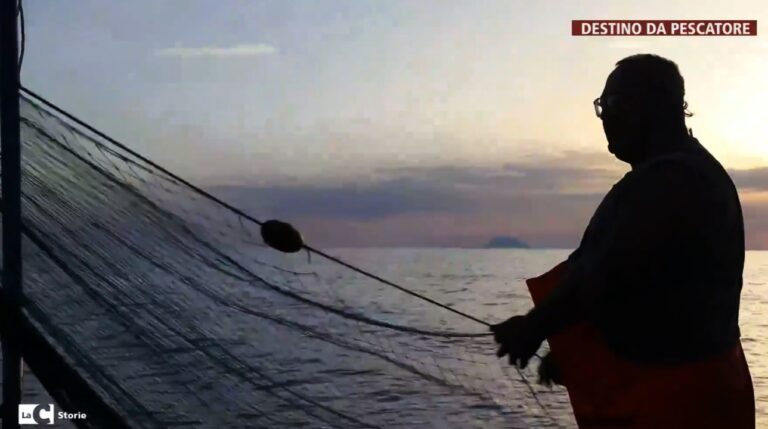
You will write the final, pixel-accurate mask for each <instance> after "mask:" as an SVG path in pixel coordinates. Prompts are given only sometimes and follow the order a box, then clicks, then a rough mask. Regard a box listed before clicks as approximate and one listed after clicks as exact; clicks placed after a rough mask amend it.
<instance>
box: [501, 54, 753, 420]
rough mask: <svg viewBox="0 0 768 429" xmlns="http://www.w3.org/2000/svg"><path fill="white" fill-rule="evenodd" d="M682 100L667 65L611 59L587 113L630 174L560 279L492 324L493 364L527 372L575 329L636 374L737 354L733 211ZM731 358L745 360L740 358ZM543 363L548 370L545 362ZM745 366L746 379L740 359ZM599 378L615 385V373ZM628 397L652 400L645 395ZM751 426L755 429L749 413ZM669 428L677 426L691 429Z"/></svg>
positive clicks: (737, 235)
mask: <svg viewBox="0 0 768 429" xmlns="http://www.w3.org/2000/svg"><path fill="white" fill-rule="evenodd" d="M684 94H685V92H684V83H683V78H682V76H681V75H680V73H679V70H678V68H677V65H676V64H675V63H673V62H672V61H669V60H667V59H664V58H661V57H659V56H656V55H650V54H644V55H634V56H631V57H628V58H625V59H623V60H621V61H619V62H618V63H617V65H616V68H615V69H614V70H613V72H611V74H610V75H609V77H608V80H607V81H606V84H605V88H604V90H603V93H602V94H601V95H600V97H599V98H598V99H596V100H595V101H594V107H595V112H596V114H597V116H598V117H599V118H600V119H601V120H602V123H603V130H604V131H605V136H606V138H607V140H608V150H609V151H610V152H611V153H612V154H613V155H615V156H616V157H617V158H618V159H620V160H622V161H624V162H627V163H629V164H630V165H631V171H630V172H628V173H627V174H626V175H625V176H624V177H623V178H622V179H621V180H620V181H619V182H618V183H616V184H615V185H614V186H613V188H612V189H611V190H610V192H609V193H608V194H607V195H606V196H605V198H604V199H603V201H602V202H601V203H600V205H599V207H598V208H597V210H596V211H595V213H594V215H593V217H592V219H591V220H590V222H589V225H588V226H587V229H586V231H585V232H584V235H583V237H582V240H581V243H580V245H579V247H578V249H577V250H576V251H574V252H573V253H572V254H571V255H570V256H569V257H568V260H567V261H566V262H565V263H564V264H563V265H564V267H565V268H564V274H563V275H562V278H561V279H560V280H558V283H557V285H556V286H555V287H554V289H553V290H552V292H551V293H550V294H549V295H548V296H547V297H546V299H544V300H543V301H542V302H539V303H538V305H537V306H536V307H535V308H534V309H533V310H531V311H530V312H529V313H528V314H526V315H524V316H515V317H512V318H510V319H509V320H507V321H506V322H504V323H501V324H499V325H495V326H494V327H492V328H491V329H492V331H493V332H494V333H495V337H496V341H497V342H498V343H499V344H500V348H499V352H498V355H499V356H508V359H509V362H510V363H512V364H516V365H521V366H525V365H526V364H527V362H528V360H529V359H530V358H531V356H533V354H534V353H535V352H536V350H537V349H538V348H539V346H540V345H541V343H542V341H543V340H544V339H546V338H549V337H551V336H553V335H555V334H558V333H561V332H563V331H565V330H567V328H569V327H572V326H574V325H578V324H580V323H587V324H589V325H590V326H592V327H594V329H595V331H596V332H597V333H598V334H597V336H598V338H599V341H600V342H601V343H602V344H603V345H604V346H605V347H606V348H607V349H608V350H610V352H611V353H613V354H615V355H616V356H617V359H618V360H617V361H619V360H620V361H621V362H625V361H626V362H628V365H633V366H632V368H639V369H638V370H637V371H644V370H645V368H647V369H648V371H656V372H655V373H654V374H660V372H659V371H661V370H660V369H658V368H663V369H664V368H666V369H669V371H677V369H678V368H682V369H681V371H682V370H686V371H687V370H688V369H686V368H693V367H694V366H695V368H704V367H703V366H702V365H704V364H699V362H709V361H712V360H713V359H721V358H720V356H723V355H724V354H725V353H728V351H729V350H736V348H737V349H738V352H739V353H741V348H740V341H739V338H740V334H739V326H738V317H739V299H740V293H741V287H742V269H743V265H744V227H743V221H742V213H741V205H740V203H739V198H738V194H737V192H736V188H735V186H734V185H733V182H732V181H731V179H730V178H729V176H728V174H727V173H726V171H725V170H724V169H723V167H722V166H721V165H720V163H718V161H717V160H716V159H715V158H714V157H713V156H712V155H710V154H709V152H707V150H706V149H704V147H702V146H701V145H700V144H699V142H698V140H697V139H695V138H694V137H693V134H692V132H691V131H690V130H688V129H687V128H686V124H685V117H686V116H687V112H686V107H687V104H686V103H685V101H684ZM553 351H554V348H553ZM569 353H574V354H578V353H579V350H578V349H576V350H570V351H569ZM739 356H742V358H740V359H741V360H742V361H743V354H740V355H739ZM555 357H556V356H555ZM546 362H547V364H548V365H551V362H550V359H548V358H547V359H546ZM739 362H741V361H739ZM696 365H699V366H696ZM730 366H731V364H730V363H728V364H723V365H721V366H718V367H717V368H721V367H722V368H726V367H730ZM546 367H547V365H545V366H544V368H546ZM550 368H551V367H550ZM670 368H671V369H670ZM712 368H715V366H712ZM562 369H563V370H564V371H565V370H566V368H562ZM666 369H664V370H666ZM743 369H744V371H746V379H748V371H747V370H746V364H745V363H744V365H743ZM697 370H699V369H697ZM633 371H635V369H633ZM718 371H719V372H718ZM734 371H737V369H734ZM714 372H718V373H714ZM670 374H671V373H670ZM699 375H701V374H699ZM703 375H704V378H707V377H709V378H712V379H714V381H713V383H720V384H717V385H718V386H720V385H729V386H730V384H728V383H730V381H732V380H730V379H729V377H731V374H729V373H728V371H724V372H723V371H720V370H717V371H715V370H711V371H710V372H709V373H704V374H703ZM741 375H744V374H741ZM741 375H740V376H741ZM544 376H545V378H546V376H547V374H544ZM565 376H566V377H565V384H566V387H567V386H568V382H567V374H565ZM605 376H606V377H611V376H615V377H620V376H621V373H620V372H618V371H617V372H615V373H614V374H610V373H608V374H607V375H605ZM670 377H671V376H670ZM697 377H698V375H697ZM739 380H741V381H743V380H744V377H742V378H741V379H739ZM736 382H740V381H738V380H736V381H734V383H736ZM734 383H731V384H734ZM672 384H674V383H672ZM742 384H744V386H741V385H740V386H741V387H739V388H740V389H742V390H740V391H739V392H742V391H743V393H744V395H745V396H744V398H746V399H745V401H746V402H749V400H750V399H749V395H750V394H751V381H750V382H749V386H748V392H747V390H745V389H747V387H746V384H745V383H742ZM599 385H600V384H599V383H597V384H596V386H599ZM660 386H661V387H659V386H657V387H656V389H657V390H662V391H659V392H656V393H657V394H658V395H659V396H658V397H659V398H662V397H666V396H665V394H669V396H670V397H672V392H673V391H674V392H675V393H674V394H675V395H687V394H689V393H691V392H692V391H693V390H701V389H694V387H691V386H688V387H680V386H679V385H677V386H675V385H670V386H668V387H666V385H665V384H661V385H660ZM704 388H706V386H705V387H704ZM704 388H702V389H704ZM596 389H599V387H596ZM664 389H666V390H668V392H665V391H664ZM675 389H677V390H675ZM686 389H688V390H689V391H686ZM619 391H620V390H617V392H619ZM635 391H639V390H637V389H636V390H635ZM693 393H696V392H693ZM729 394H730V392H726V391H723V392H722V395H729ZM647 395H649V394H646V396H647ZM571 396H572V398H571V399H572V403H574V402H573V399H574V398H573V395H571ZM694 396H695V395H693V396H691V397H694ZM617 400H620V398H618V399H617ZM637 400H638V401H646V402H647V401H651V402H653V398H652V397H650V396H649V397H648V398H645V399H643V397H641V396H638V399H637ZM709 400H710V399H702V402H706V401H709ZM745 401H742V402H744V404H746V402H745ZM574 405H575V403H574ZM699 405H701V407H704V408H706V407H708V408H710V409H702V410H701V413H704V414H706V413H708V412H709V413H728V412H732V413H736V414H739V413H741V414H745V412H744V410H748V409H749V407H748V406H746V405H744V406H743V407H740V408H738V407H737V408H738V411H733V410H731V411H729V410H723V409H715V410H712V409H711V408H712V407H713V405H712V404H709V403H701V404H699ZM650 406H651V405H648V407H650ZM654 406H655V405H654ZM664 406H665V405H664V404H659V405H658V407H657V408H663V407H664ZM685 406H687V405H685ZM753 406H754V404H753V403H752V407H753ZM732 408H733V407H732ZM734 409H735V408H734ZM654 412H655V411H654V410H650V411H649V409H648V408H646V409H644V410H641V409H640V408H638V409H637V410H636V411H632V410H630V411H626V410H625V411H622V413H623V414H622V416H623V418H625V420H623V422H624V423H622V424H624V425H625V426H622V425H621V424H619V423H615V424H614V425H613V426H604V427H633V428H634V427H647V426H645V425H643V424H639V423H637V422H640V421H643V420H642V416H641V414H643V413H645V414H653V413H654ZM680 412H684V411H680ZM747 412H748V411H747ZM633 413H634V414H633ZM664 413H666V415H671V414H672V413H673V412H672V411H669V410H666V411H664ZM620 414H621V413H620ZM635 414H636V415H635ZM662 414H663V413H662ZM737 417H739V416H737ZM740 417H744V418H746V420H744V421H745V422H747V423H746V425H741V426H738V427H739V428H741V427H749V421H750V420H749V417H745V416H743V415H741V416H740ZM577 418H578V415H577ZM729 418H731V419H733V418H732V417H729ZM751 419H752V420H751V422H752V423H751V425H752V427H753V426H754V420H753V419H754V409H753V408H752V417H751ZM710 420H711V421H715V420H716V419H710ZM680 421H685V419H680ZM705 421H707V420H705ZM731 421H733V420H731ZM633 422H634V423H633ZM579 424H580V425H581V426H582V427H587V425H588V424H587V423H585V424H582V422H579ZM632 424H635V426H632ZM648 424H649V425H650V423H648ZM653 424H654V425H658V424H659V423H658V422H655V423H653ZM679 424H680V423H679V422H678V423H675V425H676V426H675V427H691V426H679ZM638 425H639V426H638ZM595 427H597V426H595ZM656 427H667V426H656ZM670 427H671V426H670ZM728 427H736V426H730V425H729V426H728Z"/></svg>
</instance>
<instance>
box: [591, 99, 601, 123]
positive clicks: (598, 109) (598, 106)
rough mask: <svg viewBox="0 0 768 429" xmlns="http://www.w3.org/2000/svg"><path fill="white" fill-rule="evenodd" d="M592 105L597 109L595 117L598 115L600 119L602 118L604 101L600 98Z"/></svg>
mask: <svg viewBox="0 0 768 429" xmlns="http://www.w3.org/2000/svg"><path fill="white" fill-rule="evenodd" d="M592 105H593V106H594V107H595V115H597V117H598V118H599V117H601V116H602V114H603V100H602V99H601V98H600V97H597V98H595V100H594V101H593V102H592Z"/></svg>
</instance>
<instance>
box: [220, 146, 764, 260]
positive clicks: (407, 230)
mask: <svg viewBox="0 0 768 429" xmlns="http://www.w3.org/2000/svg"><path fill="white" fill-rule="evenodd" d="M626 170H627V167H626V166H622V164H619V163H616V162H614V161H612V160H611V158H610V155H608V156H604V155H603V154H599V153H594V154H593V153H581V152H573V153H570V152H569V153H563V154H560V155H558V156H556V157H550V158H538V159H534V160H530V161H528V162H514V163H507V164H504V165H498V166H494V167H491V166H457V165H435V166H410V167H398V168H380V169H377V170H374V171H372V172H371V174H370V175H367V176H366V177H361V178H359V180H356V181H355V180H347V181H337V182H335V183H330V182H326V183H323V182H316V183H301V182H294V183H291V184H285V183H282V184H271V185H270V184H261V185H258V186H257V185H245V186H220V187H215V188H212V189H211V190H212V191H213V192H214V194H216V195H217V196H220V197H222V198H224V199H225V200H227V201H231V202H233V203H234V204H235V205H237V206H241V207H243V208H244V209H246V211H248V212H251V213H255V214H257V215H258V216H260V217H263V218H268V217H275V218H281V219H285V220H288V221H290V222H294V223H295V224H296V225H297V226H298V227H299V228H300V229H301V230H302V233H303V234H305V236H306V237H307V238H308V239H309V240H310V241H312V242H313V243H317V244H318V245H321V246H324V247H325V246H352V247H354V246H459V247H475V246H481V245H483V244H484V243H485V242H487V241H488V239H490V237H492V236H495V235H500V234H504V235H515V236H518V237H520V238H522V239H523V240H525V241H527V242H529V243H531V244H532V245H534V246H540V247H562V248H574V247H575V246H576V245H577V244H578V242H579V239H580V237H581V234H582V232H583V231H584V228H585V227H586V225H587V223H588V221H589V218H590V217H591V215H592V213H593V212H594V210H595V209H596V208H597V205H598V204H599V202H600V200H601V199H602V198H603V196H604V195H605V194H606V192H608V190H609V189H610V187H611V185H612V184H614V183H615V182H616V181H618V180H619V179H620V178H621V176H622V174H623V172H625V171H626ZM729 173H730V175H731V176H732V177H733V179H734V181H735V183H736V184H737V186H738V187H739V190H740V192H741V193H742V203H743V206H744V221H745V228H746V230H747V246H748V248H753V249H754V248H766V246H768V167H765V168H755V169H745V170H734V169H732V170H729Z"/></svg>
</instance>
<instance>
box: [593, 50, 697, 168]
mask: <svg viewBox="0 0 768 429" xmlns="http://www.w3.org/2000/svg"><path fill="white" fill-rule="evenodd" d="M684 96H685V84H684V81H683V77H682V76H681V75H680V71H679V70H678V68H677V65H676V64H675V63H674V62H672V61H670V60H668V59H666V58H662V57H660V56H658V55H653V54H637V55H632V56H630V57H627V58H624V59H623V60H621V61H619V62H618V63H616V68H615V69H614V70H613V72H611V74H610V75H609V76H608V80H607V81H606V83H605V88H604V89H603V93H602V94H601V95H600V98H599V100H596V107H597V108H598V111H599V116H600V119H602V121H603V130H604V131H605V136H606V138H607V139H608V150H609V151H610V152H611V153H612V154H614V155H615V156H616V157H617V158H619V159H620V160H622V161H625V162H629V163H633V162H636V161H638V160H641V159H643V158H644V157H645V155H646V153H647V151H648V149H649V147H648V144H650V142H649V138H648V137H649V136H651V135H653V136H659V135H664V134H665V133H678V132H680V130H682V131H683V132H685V117H686V116H689V115H690V114H688V113H687V112H686V110H685V109H686V107H687V105H686V103H685V101H684Z"/></svg>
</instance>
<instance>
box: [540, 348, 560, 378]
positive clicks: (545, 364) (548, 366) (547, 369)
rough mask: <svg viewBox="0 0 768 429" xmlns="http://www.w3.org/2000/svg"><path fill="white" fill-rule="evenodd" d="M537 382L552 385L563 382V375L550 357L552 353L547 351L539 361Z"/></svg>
mask: <svg viewBox="0 0 768 429" xmlns="http://www.w3.org/2000/svg"><path fill="white" fill-rule="evenodd" d="M539 384H543V385H545V386H547V387H552V385H553V384H559V385H562V384H563V375H562V374H561V373H560V368H559V367H558V366H557V364H556V363H555V360H554V359H553V358H552V353H551V352H550V353H547V354H546V355H545V356H544V357H543V358H541V363H539Z"/></svg>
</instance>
